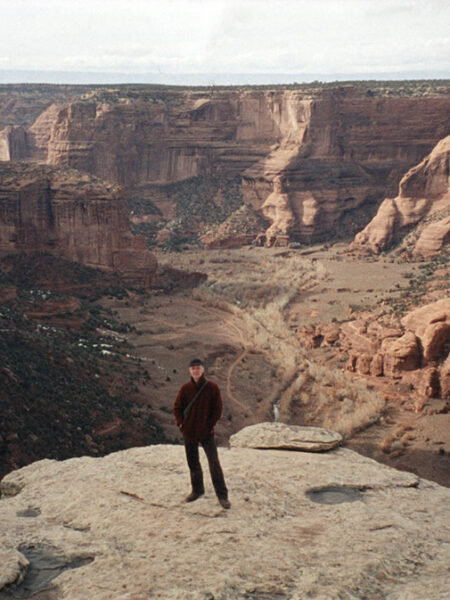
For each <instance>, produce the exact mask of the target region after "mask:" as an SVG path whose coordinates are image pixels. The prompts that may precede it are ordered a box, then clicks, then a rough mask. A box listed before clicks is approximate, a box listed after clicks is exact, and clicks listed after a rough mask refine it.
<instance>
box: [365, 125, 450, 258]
mask: <svg viewBox="0 0 450 600" xmlns="http://www.w3.org/2000/svg"><path fill="white" fill-rule="evenodd" d="M425 218H427V219H428V222H427V223H425V227H424V228H423V229H422V231H421V232H419V238H418V240H417V241H416V243H415V245H414V247H413V251H412V252H413V255H414V256H415V257H423V258H430V257H432V256H434V255H436V254H437V253H439V251H440V250H441V248H442V247H443V246H444V245H445V244H447V243H448V242H450V136H447V137H446V138H444V139H443V140H441V141H440V142H439V143H438V144H437V145H436V146H435V148H433V151H432V152H431V153H430V154H429V155H428V156H426V157H425V158H424V160H423V161H421V162H420V163H419V164H418V165H416V166H414V167H413V168H412V169H410V170H409V171H408V172H407V173H406V174H405V176H404V177H403V178H402V179H401V181H400V185H399V191H398V195H397V196H396V197H395V198H386V199H385V200H384V201H383V203H382V204H381V206H380V208H379V210H378V212H377V214H376V216H375V217H374V219H373V220H372V221H371V222H370V223H369V224H368V225H367V226H366V227H365V228H364V229H363V230H362V231H361V232H360V233H358V235H357V236H356V237H355V241H354V246H361V247H367V248H370V249H371V250H372V251H373V252H376V253H378V252H380V251H382V250H386V249H387V248H389V247H390V246H392V245H393V244H394V243H395V242H398V241H399V240H400V239H401V237H402V236H404V235H405V233H407V232H408V231H409V230H411V229H412V228H413V227H414V226H416V225H417V224H418V223H419V222H421V221H423V220H424V219H425Z"/></svg>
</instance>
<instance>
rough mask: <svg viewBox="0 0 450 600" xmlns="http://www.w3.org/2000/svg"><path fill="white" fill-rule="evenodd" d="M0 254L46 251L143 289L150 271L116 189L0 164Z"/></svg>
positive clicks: (54, 171) (75, 176)
mask: <svg viewBox="0 0 450 600" xmlns="http://www.w3.org/2000/svg"><path fill="white" fill-rule="evenodd" d="M0 250H1V251H2V252H48V253H51V254H54V255H56V256H60V257H63V258H67V259H69V260H72V261H75V262H80V263H82V264H84V265H87V266H91V267H96V268H102V269H107V270H110V271H112V270H114V271H117V272H118V273H119V274H121V275H122V276H123V277H125V279H127V280H128V281H129V282H131V283H134V284H137V285H144V286H148V285H149V284H150V282H151V280H152V277H153V275H154V273H155V270H156V259H155V258H154V257H153V255H152V254H151V253H150V252H148V251H147V250H146V249H145V244H144V242H143V240H142V239H140V238H135V237H133V236H132V235H131V233H130V231H129V222H128V217H127V214H126V205H125V202H124V199H123V196H122V195H121V193H120V190H119V189H118V188H117V187H115V186H114V185H112V184H107V183H105V182H102V181H100V180H99V179H97V178H95V177H92V176H90V175H87V174H82V173H79V172H76V171H73V170H67V169H60V168H54V167H49V166H32V165H23V164H20V163H0Z"/></svg>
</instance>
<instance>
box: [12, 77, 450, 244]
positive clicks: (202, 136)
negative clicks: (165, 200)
mask: <svg viewBox="0 0 450 600" xmlns="http://www.w3.org/2000/svg"><path fill="white" fill-rule="evenodd" d="M84 91H86V90H84ZM449 109H450V99H449V96H448V88H445V87H443V88H442V89H439V90H435V91H434V92H433V93H431V94H430V95H428V96H425V97H424V96H415V95H414V94H413V95H407V94H406V92H405V93H404V94H403V95H402V94H398V95H388V94H387V93H386V90H385V89H384V90H382V89H378V88H375V90H371V89H369V88H367V89H366V88H365V87H360V88H357V87H353V86H351V85H341V86H337V87H335V88H331V89H320V88H315V89H314V88H311V89H303V88H299V89H283V88H274V89H259V90H258V89H251V88H249V89H239V88H237V89H236V88H231V89H229V90H226V89H223V88H221V89H220V90H208V89H204V90H180V91H174V90H170V89H167V90H164V89H161V90H159V91H155V90H150V89H146V88H145V87H142V88H139V89H127V88H124V89H123V90H121V89H116V90H114V89H113V90H95V89H94V90H92V91H91V92H88V93H86V94H85V95H84V96H83V98H81V97H80V98H78V99H76V100H73V101H70V102H66V103H64V102H61V101H57V102H56V103H54V104H53V105H52V106H50V107H48V109H47V110H46V111H44V112H42V114H40V115H39V117H38V118H37V119H36V120H35V122H34V123H33V124H30V126H29V127H28V129H27V131H26V148H24V147H23V145H22V146H20V145H19V146H18V149H17V150H16V151H15V152H14V153H12V155H13V156H15V157H16V158H25V159H32V160H38V159H39V160H47V161H48V162H49V163H53V164H58V165H67V166H70V167H74V168H77V169H80V170H82V171H87V172H89V173H92V174H95V175H97V176H99V177H101V178H104V179H107V180H109V181H112V182H115V183H119V184H121V185H123V186H125V187H126V188H127V191H128V193H130V194H133V193H134V192H137V193H138V195H139V196H140V197H147V198H149V199H154V200H155V203H156V205H157V206H158V198H159V197H160V190H161V189H166V188H167V186H168V185H170V184H174V183H175V182H180V181H183V180H186V179H188V178H192V177H208V176H211V175H213V174H216V173H221V174H222V175H223V176H225V177H236V176H239V177H241V178H242V197H243V200H244V201H245V202H246V203H247V204H250V205H251V206H252V207H253V208H254V209H256V210H258V211H262V212H263V213H265V215H266V218H268V219H269V226H270V227H271V231H270V233H272V232H273V231H280V232H282V233H289V235H290V237H291V238H292V239H297V240H298V241H303V242H310V241H314V240H317V239H329V238H330V237H332V236H335V235H336V234H338V235H339V234H340V235H346V234H348V233H349V232H356V231H358V229H360V228H361V227H363V226H365V225H366V224H367V222H368V221H369V220H370V219H371V217H372V216H373V214H374V212H375V210H376V208H377V206H378V203H379V202H380V201H381V200H382V199H383V198H384V197H386V196H388V195H390V194H391V193H393V192H394V190H395V188H396V185H397V184H398V181H399V178H400V176H401V175H402V174H403V173H405V171H407V170H408V169H409V168H410V167H412V166H413V165H414V164H417V163H418V162H419V161H420V160H422V159H423V157H424V156H426V154H427V153H428V152H430V151H431V149H432V148H433V146H434V145H435V144H436V143H437V142H438V140H439V139H441V138H443V137H444V136H445V135H446V134H447V133H448V115H449ZM8 135H9V134H8ZM16 135H17V136H19V135H21V134H19V133H17V134H16ZM5 136H6V137H5ZM4 138H5V139H6V138H7V135H6V133H5V134H4ZM5 145H6V146H7V142H4V146H5ZM8 151H9V150H8V149H7V148H6V149H5V150H4V153H5V155H7V152H8ZM21 153H22V156H20V154H21ZM277 178H281V180H282V181H283V188H284V189H283V194H284V199H283V203H282V204H283V207H282V211H281V213H280V214H278V213H277V210H276V209H275V205H274V203H273V200H274V198H273V185H274V182H275V180H276V179H277ZM163 195H164V194H163ZM169 195H170V194H169ZM271 195H272V198H271V199H269V197H270V196H271ZM172 201H173V198H172ZM267 203H269V205H271V206H272V209H271V210H267V207H268V204H267ZM264 206H265V208H264ZM161 210H162V212H164V211H163V208H161Z"/></svg>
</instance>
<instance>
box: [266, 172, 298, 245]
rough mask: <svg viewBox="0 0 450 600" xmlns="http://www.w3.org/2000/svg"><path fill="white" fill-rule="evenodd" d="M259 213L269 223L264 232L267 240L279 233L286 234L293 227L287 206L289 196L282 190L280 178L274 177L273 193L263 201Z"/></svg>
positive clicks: (292, 218) (292, 217)
mask: <svg viewBox="0 0 450 600" xmlns="http://www.w3.org/2000/svg"><path fill="white" fill-rule="evenodd" d="M261 212H262V214H263V216H264V218H266V219H267V220H268V221H270V222H271V225H270V227H269V228H268V229H267V230H266V236H267V237H268V238H270V237H271V236H276V235H277V234H279V233H288V232H289V230H290V229H291V228H292V226H293V225H294V223H295V217H294V214H293V212H292V209H291V207H290V204H289V196H288V194H287V193H286V192H285V191H284V189H283V180H282V178H281V177H279V176H277V177H275V179H274V181H273V192H272V193H271V194H269V196H268V197H267V198H266V200H265V201H264V203H263V205H262V207H261Z"/></svg>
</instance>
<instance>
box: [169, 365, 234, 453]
mask: <svg viewBox="0 0 450 600" xmlns="http://www.w3.org/2000/svg"><path fill="white" fill-rule="evenodd" d="M204 382H205V377H204V376H202V377H201V378H200V379H199V381H198V383H195V381H194V380H193V379H192V378H191V380H190V381H188V382H187V383H185V384H184V385H182V386H181V388H180V391H179V392H178V395H177V398H176V400H175V404H174V407H173V414H174V415H175V421H176V423H177V425H178V427H180V429H181V432H182V434H183V437H184V439H185V440H186V441H188V442H201V441H202V440H206V439H207V438H209V437H210V436H211V435H212V434H213V433H214V425H215V424H216V423H217V421H218V420H219V419H220V417H221V415H222V398H221V396H220V390H219V386H218V385H217V384H215V383H213V382H212V381H208V382H207V384H206V386H205V387H204V388H203V390H202V392H201V394H200V396H199V397H198V398H197V400H196V401H195V402H194V404H193V405H192V407H191V408H190V410H189V413H188V414H187V415H186V418H185V419H183V410H184V409H185V408H186V407H187V405H188V404H189V402H190V401H191V400H192V399H193V398H194V396H195V394H196V393H197V392H198V390H199V389H200V388H201V386H202V385H203V384H204Z"/></svg>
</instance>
